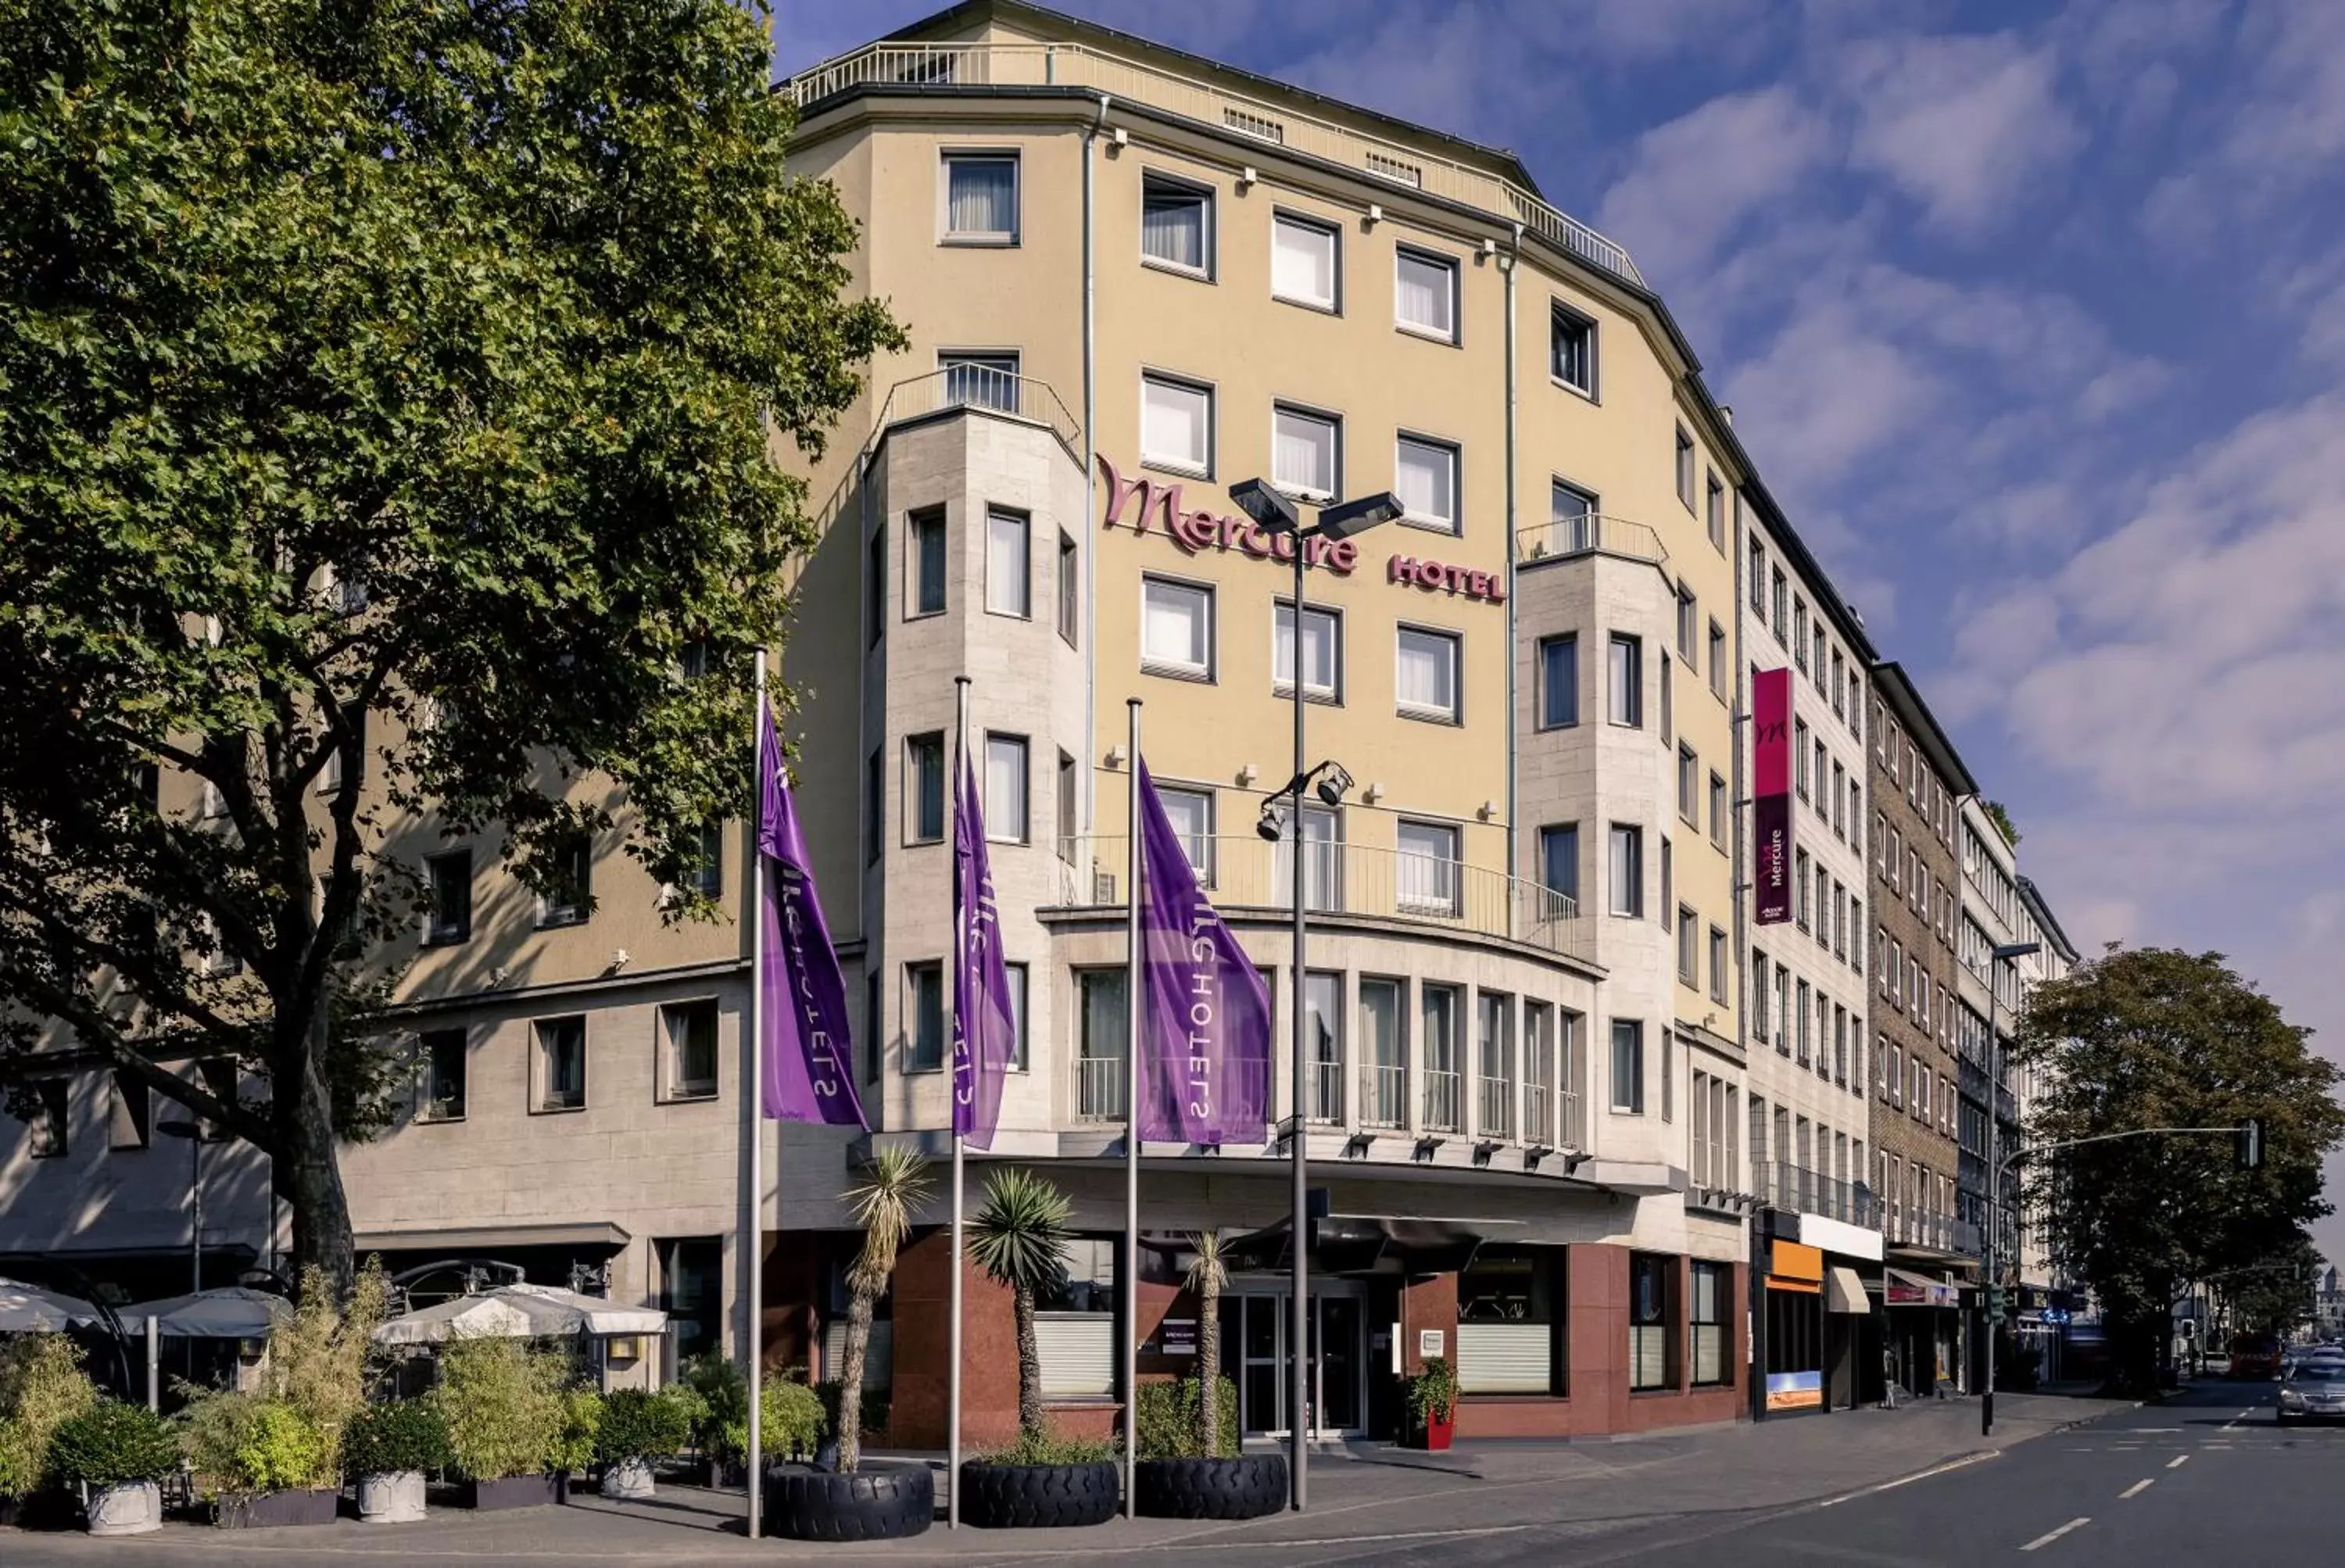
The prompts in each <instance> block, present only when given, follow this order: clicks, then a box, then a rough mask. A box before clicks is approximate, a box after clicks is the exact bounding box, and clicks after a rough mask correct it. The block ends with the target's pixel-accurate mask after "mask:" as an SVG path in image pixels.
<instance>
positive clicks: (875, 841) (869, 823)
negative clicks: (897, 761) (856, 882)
mask: <svg viewBox="0 0 2345 1568" xmlns="http://www.w3.org/2000/svg"><path fill="white" fill-rule="evenodd" d="M887 823H888V764H887V761H886V759H885V755H884V754H883V753H882V752H880V751H879V750H878V749H877V748H875V749H874V750H873V751H872V753H871V755H870V756H868V757H867V758H865V759H863V860H864V863H865V864H866V865H868V864H870V863H872V862H873V861H876V860H878V859H879V849H880V843H879V840H880V838H881V836H882V835H883V834H884V833H885V832H886V831H887Z"/></svg>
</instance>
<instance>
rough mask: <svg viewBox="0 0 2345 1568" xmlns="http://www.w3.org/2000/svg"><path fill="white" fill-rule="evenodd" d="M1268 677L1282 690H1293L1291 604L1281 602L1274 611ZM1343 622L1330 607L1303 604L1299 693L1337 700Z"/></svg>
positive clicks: (1339, 684)
mask: <svg viewBox="0 0 2345 1568" xmlns="http://www.w3.org/2000/svg"><path fill="white" fill-rule="evenodd" d="M1272 639H1273V640H1272V647H1271V679H1272V681H1273V683H1274V685H1275V686H1276V687H1277V688H1278V689H1279V690H1280V691H1282V692H1288V693H1291V692H1293V691H1294V606H1293V605H1292V604H1289V603H1285V602H1281V603H1280V604H1279V605H1278V606H1277V607H1276V609H1275V610H1274V619H1273V631H1272ZM1343 673H1344V622H1343V618H1342V617H1341V616H1338V615H1337V614H1336V613H1335V611H1333V610H1320V609H1314V608H1312V607H1311V606H1308V605H1305V606H1304V607H1303V694H1304V696H1305V697H1320V698H1323V699H1325V701H1328V702H1335V701H1338V700H1340V699H1341V697H1342V696H1343V689H1342V687H1343Z"/></svg>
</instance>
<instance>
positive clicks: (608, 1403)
mask: <svg viewBox="0 0 2345 1568" xmlns="http://www.w3.org/2000/svg"><path fill="white" fill-rule="evenodd" d="M691 1435H692V1420H691V1416H690V1413H689V1407H688V1405H687V1403H686V1401H685V1400H680V1399H678V1398H676V1397H675V1395H674V1394H673V1393H671V1392H669V1391H668V1390H665V1389H663V1390H660V1391H659V1392H657V1393H653V1392H651V1391H649V1390H645V1389H618V1390H614V1391H613V1392H611V1393H609V1394H606V1395H604V1399H603V1424H602V1425H601V1426H600V1427H599V1428H597V1429H596V1431H595V1433H594V1452H595V1454H596V1456H597V1457H598V1458H600V1459H601V1460H603V1461H604V1463H606V1464H607V1463H616V1462H617V1461H620V1460H627V1459H649V1458H651V1457H652V1456H654V1455H655V1454H671V1453H675V1451H677V1450H679V1449H681V1448H683V1447H684V1445H685V1440H686V1439H687V1438H689V1437H690V1436H691Z"/></svg>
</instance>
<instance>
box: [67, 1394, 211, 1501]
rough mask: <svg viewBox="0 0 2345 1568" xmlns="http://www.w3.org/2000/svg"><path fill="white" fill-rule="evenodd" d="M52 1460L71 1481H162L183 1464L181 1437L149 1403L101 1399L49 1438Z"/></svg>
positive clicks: (97, 1483) (95, 1484)
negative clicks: (180, 1456)
mask: <svg viewBox="0 0 2345 1568" xmlns="http://www.w3.org/2000/svg"><path fill="white" fill-rule="evenodd" d="M49 1463H50V1465H51V1467H52V1468H53V1469H54V1470H55V1471H56V1477H57V1479H58V1480H59V1481H65V1482H67V1483H68V1484H70V1483H72V1482H75V1481H80V1482H82V1483H84V1484H86V1485H88V1486H93V1487H107V1486H122V1485H125V1484H127V1483H128V1482H131V1481H160V1480H162V1479H163V1478H164V1477H165V1476H167V1475H169V1474H170V1473H171V1472H172V1471H176V1470H178V1468H179V1440H178V1435H177V1434H175V1433H174V1432H173V1431H171V1429H170V1427H169V1425H168V1424H167V1423H166V1422H165V1421H164V1420H163V1418H162V1417H160V1416H158V1415H157V1414H156V1413H155V1412H154V1411H152V1410H148V1409H147V1407H146V1406H145V1405H132V1404H125V1403H124V1402H123V1401H122V1400H98V1401H97V1403H96V1404H94V1405H92V1406H91V1407H90V1408H89V1409H87V1410H84V1411H82V1412H81V1414H79V1415H77V1416H75V1417H74V1418H73V1419H72V1420H67V1421H65V1422H63V1423H62V1424H60V1425H59V1426H58V1428H57V1430H56V1434H55V1435H54V1436H52V1437H51V1438H50V1440H49Z"/></svg>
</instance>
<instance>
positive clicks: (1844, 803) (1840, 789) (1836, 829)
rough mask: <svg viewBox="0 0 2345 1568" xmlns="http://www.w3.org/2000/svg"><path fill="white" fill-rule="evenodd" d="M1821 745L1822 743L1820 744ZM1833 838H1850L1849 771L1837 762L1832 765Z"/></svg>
mask: <svg viewBox="0 0 2345 1568" xmlns="http://www.w3.org/2000/svg"><path fill="white" fill-rule="evenodd" d="M1818 744H1819V745H1821V744H1822V742H1818ZM1831 807H1832V836H1833V837H1835V838H1839V839H1846V838H1847V837H1848V769H1845V768H1843V767H1842V766H1841V765H1840V764H1839V763H1837V762H1835V763H1833V764H1832V801H1831Z"/></svg>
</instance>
